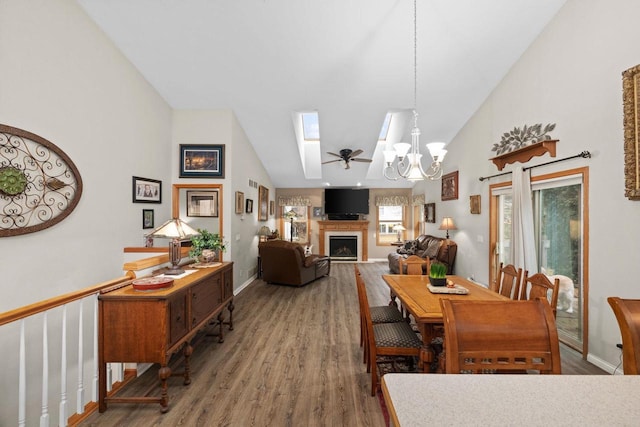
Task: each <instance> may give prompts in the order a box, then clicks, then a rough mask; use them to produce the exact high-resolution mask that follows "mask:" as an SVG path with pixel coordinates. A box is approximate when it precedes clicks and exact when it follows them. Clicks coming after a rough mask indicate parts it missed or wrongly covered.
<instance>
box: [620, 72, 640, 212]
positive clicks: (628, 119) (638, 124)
mask: <svg viewBox="0 0 640 427" xmlns="http://www.w3.org/2000/svg"><path fill="white" fill-rule="evenodd" d="M638 85H640V65H636V66H635V67H633V68H629V69H628V70H626V71H624V72H623V73H622V111H623V114H624V195H625V196H626V197H627V198H628V199H629V200H640V168H639V167H638V163H639V162H640V157H638V156H639V155H640V153H638V150H639V147H638V138H640V114H639V113H638V108H640V89H638Z"/></svg>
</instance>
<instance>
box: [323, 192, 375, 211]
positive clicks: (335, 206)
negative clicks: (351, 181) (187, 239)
mask: <svg viewBox="0 0 640 427" xmlns="http://www.w3.org/2000/svg"><path fill="white" fill-rule="evenodd" d="M324 213H326V214H328V215H331V214H350V215H352V214H362V215H368V214H369V189H368V188H358V189H353V188H327V189H325V190H324Z"/></svg>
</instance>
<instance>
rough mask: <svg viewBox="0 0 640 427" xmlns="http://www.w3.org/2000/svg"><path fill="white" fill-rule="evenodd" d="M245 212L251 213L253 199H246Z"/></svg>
mask: <svg viewBox="0 0 640 427" xmlns="http://www.w3.org/2000/svg"><path fill="white" fill-rule="evenodd" d="M245 212H246V213H253V200H251V199H247V206H246V209H245Z"/></svg>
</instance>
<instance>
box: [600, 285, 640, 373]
mask: <svg viewBox="0 0 640 427" xmlns="http://www.w3.org/2000/svg"><path fill="white" fill-rule="evenodd" d="M607 301H609V305H610V306H611V308H612V309H613V313H614V314H615V315H616V319H617V320H618V326H620V335H622V369H623V370H624V374H625V375H640V300H638V299H622V298H619V297H609V298H607Z"/></svg>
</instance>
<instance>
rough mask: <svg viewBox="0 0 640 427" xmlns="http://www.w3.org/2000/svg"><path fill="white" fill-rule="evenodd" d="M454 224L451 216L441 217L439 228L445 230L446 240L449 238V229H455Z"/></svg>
mask: <svg viewBox="0 0 640 427" xmlns="http://www.w3.org/2000/svg"><path fill="white" fill-rule="evenodd" d="M457 229H458V227H456V224H455V223H454V222H453V218H451V217H450V216H445V217H444V218H442V222H441V223H440V227H439V230H446V231H447V240H449V230H457Z"/></svg>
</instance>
